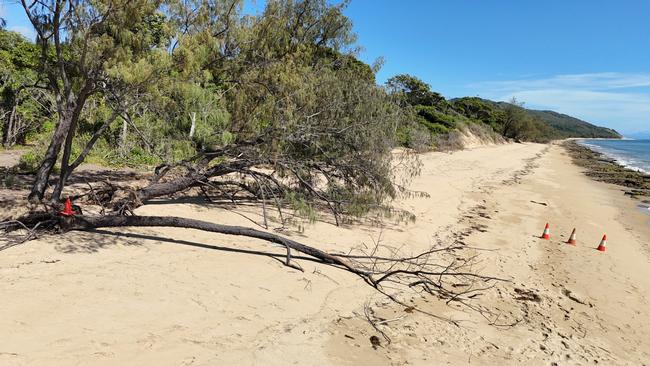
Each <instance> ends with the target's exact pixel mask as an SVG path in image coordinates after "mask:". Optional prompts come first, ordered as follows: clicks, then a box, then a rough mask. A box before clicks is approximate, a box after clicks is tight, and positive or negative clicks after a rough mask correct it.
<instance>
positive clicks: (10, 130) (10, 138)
mask: <svg viewBox="0 0 650 366" xmlns="http://www.w3.org/2000/svg"><path fill="white" fill-rule="evenodd" d="M15 130H16V105H15V104H14V106H13V107H11V113H9V119H8V120H7V125H5V136H3V137H4V139H3V141H2V144H3V145H4V146H5V147H11V146H13V145H14V144H15V143H16V139H15V137H16V131H15Z"/></svg>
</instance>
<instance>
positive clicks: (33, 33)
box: [9, 25, 36, 41]
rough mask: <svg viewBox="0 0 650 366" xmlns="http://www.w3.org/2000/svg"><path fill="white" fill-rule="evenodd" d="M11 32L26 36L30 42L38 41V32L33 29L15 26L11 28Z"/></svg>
mask: <svg viewBox="0 0 650 366" xmlns="http://www.w3.org/2000/svg"><path fill="white" fill-rule="evenodd" d="M9 30H10V31H14V32H18V33H20V34H22V35H23V36H25V38H27V39H29V40H30V41H34V40H35V39H36V31H35V30H34V28H32V27H25V26H22V25H14V26H11V27H9Z"/></svg>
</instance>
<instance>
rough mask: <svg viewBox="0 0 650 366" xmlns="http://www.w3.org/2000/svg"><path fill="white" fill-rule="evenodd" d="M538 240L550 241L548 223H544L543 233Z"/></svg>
mask: <svg viewBox="0 0 650 366" xmlns="http://www.w3.org/2000/svg"><path fill="white" fill-rule="evenodd" d="M540 238H541V239H544V240H549V239H551V227H550V226H549V224H548V222H547V223H546V227H544V233H543V234H542V236H541V237H540Z"/></svg>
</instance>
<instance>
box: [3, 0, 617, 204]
mask: <svg viewBox="0 0 650 366" xmlns="http://www.w3.org/2000/svg"><path fill="white" fill-rule="evenodd" d="M23 4H24V8H25V11H26V14H27V15H28V17H29V19H30V21H31V22H32V24H33V26H34V28H35V30H36V32H37V35H38V36H37V39H36V41H35V42H30V41H28V40H26V39H24V38H23V37H22V36H21V35H19V34H17V33H15V32H11V31H7V30H2V29H0V118H1V119H2V124H1V125H2V143H3V145H4V146H5V147H11V146H13V145H16V144H28V143H29V144H31V145H32V146H33V148H32V150H31V151H30V152H29V153H27V154H25V155H24V156H23V158H22V166H23V168H24V169H26V170H31V171H34V172H36V182H35V184H34V188H33V189H32V194H31V196H30V198H31V199H32V200H34V201H38V200H41V199H42V198H43V197H44V195H45V193H46V190H47V187H48V185H49V184H50V183H49V181H50V178H51V176H52V175H58V179H56V180H55V182H56V183H55V188H54V191H53V192H52V195H51V196H52V199H53V200H58V198H59V196H60V194H61V191H62V189H63V188H64V187H65V185H66V180H67V179H68V177H69V176H70V175H71V174H72V172H73V171H74V169H76V168H77V167H78V166H79V165H80V164H81V163H83V162H88V161H94V162H99V163H101V164H110V165H136V166H176V165H179V164H180V165H183V164H187V163H188V162H190V163H193V164H194V163H196V164H199V166H200V168H201V169H203V170H205V169H207V168H208V167H213V166H214V165H215V164H216V165H219V164H224V166H226V165H227V166H228V168H224V169H223V172H232V171H237V172H240V173H244V172H245V171H248V172H249V175H251V174H250V171H249V170H250V168H252V167H254V166H260V165H264V166H271V167H274V169H276V171H277V172H278V174H279V175H280V176H282V177H286V176H291V177H292V178H291V179H293V183H294V184H293V186H292V188H291V189H290V190H289V189H283V190H282V192H281V193H282V195H284V196H286V197H284V198H287V199H290V200H291V201H292V202H294V203H295V204H298V205H301V203H300V202H303V201H305V200H306V201H309V200H310V199H313V198H314V197H317V198H319V199H323V198H327V199H325V200H324V201H326V202H327V204H328V205H329V206H337V207H338V206H341V207H342V206H346V205H347V204H350V203H360V202H363V203H365V204H367V205H370V206H372V205H375V204H377V203H379V202H380V201H381V200H383V199H385V198H386V197H392V196H394V195H395V194H396V192H398V191H399V190H400V188H399V187H398V186H396V185H395V184H394V182H392V180H391V179H392V178H391V173H390V171H389V170H390V169H389V168H390V165H391V159H392V157H391V154H390V153H389V152H390V151H391V149H392V148H393V147H395V146H398V145H403V146H409V147H413V148H417V149H426V148H441V147H442V146H443V145H445V144H449V140H450V138H449V136H452V137H453V136H454V133H457V132H458V131H472V133H473V134H475V135H477V134H478V135H482V136H484V137H485V138H495V139H496V137H497V136H503V137H505V138H508V139H513V140H517V141H519V140H521V141H537V142H545V141H548V140H550V139H555V138H564V137H577V136H582V137H618V134H616V132H615V131H612V130H608V129H603V128H599V127H595V126H593V125H590V124H588V123H586V122H584V121H580V120H577V119H574V118H571V117H569V116H565V115H560V114H556V113H554V112H547V111H530V110H527V109H525V108H523V107H522V105H520V104H519V103H517V102H516V101H514V100H513V101H512V102H511V103H495V102H492V101H488V100H484V99H479V98H460V99H453V100H447V99H445V98H444V97H443V96H442V95H440V94H439V93H436V92H434V91H432V90H431V88H430V86H429V85H427V84H426V83H424V82H422V81H421V80H419V79H417V78H416V77H413V76H410V75H397V76H395V77H393V78H391V79H390V80H388V82H387V83H386V85H384V86H378V85H376V81H375V72H376V71H377V67H375V66H369V65H366V64H364V63H362V62H360V61H359V60H358V59H357V58H356V57H355V49H356V45H355V37H354V34H353V33H352V24H351V22H350V20H349V19H348V18H346V17H345V16H344V15H343V13H342V10H343V8H344V6H345V3H344V4H339V5H332V4H330V3H329V2H327V1H325V0H284V1H280V0H277V1H269V2H268V3H267V5H266V8H265V10H264V11H263V12H262V13H261V14H259V15H256V16H251V15H246V14H243V13H242V1H240V0H232V1H207V2H206V1H198V0H197V1H176V0H167V1H151V0H138V1H126V0H119V1H118V0H102V1H94V2H87V1H80V0H51V1H34V2H26V3H23ZM2 25H4V22H0V26H2ZM499 138H500V137H499ZM452 145H453V144H452ZM457 147H461V146H457ZM207 156H209V158H206V157H207ZM226 163H227V164H226ZM192 169H195V168H192ZM192 169H190V171H192ZM209 177H210V176H209ZM209 177H208V178H209ZM251 177H252V178H255V179H256V180H257V181H259V179H260V177H259V175H257V176H251ZM251 177H249V178H251ZM323 177H325V180H324V181H323ZM291 179H289V180H288V181H291ZM267 183H269V182H267ZM323 183H324V184H323ZM192 184H194V183H192ZM258 184H261V183H259V182H258ZM269 184H270V183H269ZM273 184H275V185H277V184H276V183H273ZM317 186H318V187H319V188H318V189H316V188H315V187H317ZM289 196H290V197H289Z"/></svg>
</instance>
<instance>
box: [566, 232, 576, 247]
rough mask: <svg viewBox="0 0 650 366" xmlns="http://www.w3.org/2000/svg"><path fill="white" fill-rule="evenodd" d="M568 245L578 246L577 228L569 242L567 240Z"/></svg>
mask: <svg viewBox="0 0 650 366" xmlns="http://www.w3.org/2000/svg"><path fill="white" fill-rule="evenodd" d="M566 243H567V244H571V245H576V243H577V240H576V229H575V228H574V229H573V231H572V232H571V236H570V237H569V240H567V242H566Z"/></svg>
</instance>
